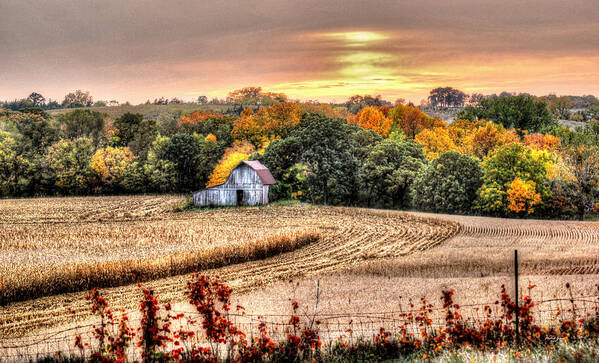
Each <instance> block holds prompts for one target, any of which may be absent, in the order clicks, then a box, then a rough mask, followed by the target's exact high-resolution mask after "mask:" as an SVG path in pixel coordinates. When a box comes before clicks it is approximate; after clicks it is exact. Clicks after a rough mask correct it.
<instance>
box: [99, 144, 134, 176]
mask: <svg viewBox="0 0 599 363" xmlns="http://www.w3.org/2000/svg"><path fill="white" fill-rule="evenodd" d="M133 159H135V155H133V153H132V152H131V150H129V148H128V147H111V146H108V147H106V148H104V149H99V150H97V151H96V153H95V154H94V155H93V156H92V158H91V162H90V166H91V168H92V169H93V170H94V171H95V172H96V173H97V174H98V175H99V176H100V179H101V180H102V182H103V183H104V184H108V185H110V184H113V183H115V182H118V181H120V180H121V178H122V177H123V174H124V172H125V169H126V168H127V166H128V165H129V164H130V163H131V162H132V161H133Z"/></svg>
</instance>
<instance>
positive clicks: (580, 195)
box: [563, 146, 599, 219]
mask: <svg viewBox="0 0 599 363" xmlns="http://www.w3.org/2000/svg"><path fill="white" fill-rule="evenodd" d="M563 159H564V162H565V166H566V171H567V173H568V176H569V178H568V179H569V181H570V182H571V183H572V185H573V186H574V188H573V190H572V197H573V198H572V199H573V200H572V202H573V204H574V205H575V207H576V209H577V212H578V218H580V219H583V218H584V216H585V214H586V213H587V212H588V211H590V210H592V208H593V206H594V205H595V203H596V201H597V197H598V196H599V147H598V146H572V147H569V148H567V149H566V150H564V152H563Z"/></svg>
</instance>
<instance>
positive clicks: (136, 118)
mask: <svg viewBox="0 0 599 363" xmlns="http://www.w3.org/2000/svg"><path fill="white" fill-rule="evenodd" d="M143 119H144V116H143V115H142V114H141V113H130V112H127V113H125V114H123V115H121V117H117V118H116V120H114V127H115V128H116V129H117V132H116V135H115V136H117V137H118V138H119V144H120V145H121V146H127V145H129V143H130V142H131V140H133V137H134V136H135V134H136V133H137V129H138V127H139V125H140V124H141V122H142V121H143Z"/></svg>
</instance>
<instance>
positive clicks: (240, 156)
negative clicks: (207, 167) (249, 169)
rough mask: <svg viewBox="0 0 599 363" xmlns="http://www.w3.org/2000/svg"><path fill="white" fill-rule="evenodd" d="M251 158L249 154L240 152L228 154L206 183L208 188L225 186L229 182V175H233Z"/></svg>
mask: <svg viewBox="0 0 599 363" xmlns="http://www.w3.org/2000/svg"><path fill="white" fill-rule="evenodd" d="M249 157H250V156H249V155H248V154H244V153H240V152H234V153H230V154H228V155H227V156H226V157H224V158H223V159H222V160H221V161H220V163H218V165H217V166H216V167H215V168H214V171H213V172H212V174H210V178H209V180H208V183H206V188H210V187H213V186H215V185H219V184H223V183H224V182H225V181H227V178H228V177H229V174H231V171H232V170H233V169H234V168H235V167H236V166H237V165H239V164H240V163H241V162H242V161H244V160H247V159H248V158H249Z"/></svg>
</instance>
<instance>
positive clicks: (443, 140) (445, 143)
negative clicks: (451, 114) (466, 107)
mask: <svg viewBox="0 0 599 363" xmlns="http://www.w3.org/2000/svg"><path fill="white" fill-rule="evenodd" d="M414 141H416V142H417V143H419V144H420V145H422V151H423V152H424V154H425V155H426V157H427V159H435V158H438V157H439V155H441V154H443V153H444V152H446V151H450V150H453V151H458V147H457V146H456V144H455V143H454V142H453V140H452V139H451V137H450V135H449V130H448V129H447V128H446V127H435V128H434V129H432V130H431V129H424V130H422V131H421V132H420V133H419V134H418V135H416V137H415V138H414Z"/></svg>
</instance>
